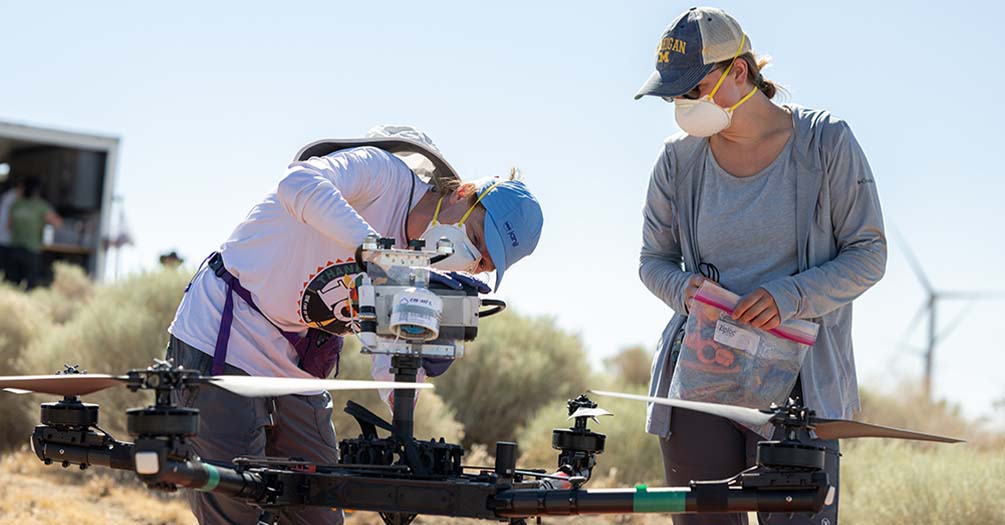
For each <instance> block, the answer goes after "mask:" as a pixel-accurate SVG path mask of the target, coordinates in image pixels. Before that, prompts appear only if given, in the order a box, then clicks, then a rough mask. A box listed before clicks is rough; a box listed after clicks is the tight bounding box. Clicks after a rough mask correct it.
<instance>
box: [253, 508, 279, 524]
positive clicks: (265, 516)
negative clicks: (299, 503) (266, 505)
mask: <svg viewBox="0 0 1005 525" xmlns="http://www.w3.org/2000/svg"><path fill="white" fill-rule="evenodd" d="M276 523H279V515H278V514H273V513H272V512H271V511H268V510H263V511H262V513H261V514H260V515H259V516H258V525H276Z"/></svg>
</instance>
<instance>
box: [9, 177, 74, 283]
mask: <svg viewBox="0 0 1005 525" xmlns="http://www.w3.org/2000/svg"><path fill="white" fill-rule="evenodd" d="M41 184H42V182H41V181H40V180H39V179H38V178H36V177H30V178H28V179H25V181H24V193H23V195H22V196H21V197H20V198H18V199H17V200H15V201H14V203H13V204H11V207H10V218H9V220H8V223H9V229H10V252H9V262H8V279H9V280H10V281H12V282H14V283H20V282H21V281H25V282H26V286H27V288H28V289H29V290H31V289H32V288H34V287H35V286H37V285H38V280H39V277H40V276H41V275H42V266H43V265H44V264H45V260H44V258H43V257H42V230H43V229H44V228H45V225H46V224H51V225H52V226H54V227H56V228H59V227H60V226H62V225H63V219H61V218H60V217H59V215H57V214H56V212H55V211H53V209H52V206H50V205H49V203H47V202H45V201H44V200H43V199H42V198H41V197H40V196H39V188H40V187H41Z"/></svg>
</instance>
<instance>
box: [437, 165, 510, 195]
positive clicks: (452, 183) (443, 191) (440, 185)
mask: <svg viewBox="0 0 1005 525" xmlns="http://www.w3.org/2000/svg"><path fill="white" fill-rule="evenodd" d="M500 178H502V179H503V180H521V179H523V174H522V173H521V172H520V168H517V167H516V166H513V167H512V168H510V169H509V175H507V176H505V177H500ZM429 182H430V184H432V185H433V190H434V191H435V192H436V193H439V194H440V195H449V194H451V193H453V192H454V191H455V190H457V189H458V188H460V189H461V192H462V195H464V196H465V197H467V198H468V199H469V200H470V201H471V203H472V204H473V203H474V201H475V200H476V199H477V198H478V191H477V190H478V189H479V188H481V187H483V185H481V184H479V183H478V182H479V181H462V180H459V179H455V178H453V177H438V176H436V173H435V172H434V174H433V177H432V178H431V179H430V180H429Z"/></svg>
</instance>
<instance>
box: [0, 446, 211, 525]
mask: <svg viewBox="0 0 1005 525" xmlns="http://www.w3.org/2000/svg"><path fill="white" fill-rule="evenodd" d="M119 478H120V476H115V475H112V474H111V473H110V472H109V471H107V470H88V471H85V472H79V471H78V470H77V469H76V468H72V469H67V470H63V469H62V468H59V467H56V466H48V467H47V466H45V465H43V464H42V463H41V462H40V461H39V460H38V458H36V457H35V456H34V455H33V454H32V453H31V452H30V451H27V450H22V451H19V452H15V453H11V454H7V455H6V456H4V457H3V458H2V459H0V486H2V487H3V490H2V491H0V524H8V523H9V524H26V523H37V524H52V525H64V524H66V523H74V524H75V525H103V524H115V523H122V524H126V523H129V524H145V525H168V524H179V525H182V524H186V525H187V524H194V523H195V522H196V521H195V518H194V517H193V516H192V514H191V513H190V512H189V510H188V505H186V504H185V502H184V501H183V500H182V498H180V497H179V496H178V495H177V494H175V495H158V494H155V493H152V492H150V491H148V490H147V489H146V488H144V487H143V486H142V485H141V484H139V482H137V481H129V480H127V479H119Z"/></svg>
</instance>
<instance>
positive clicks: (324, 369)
mask: <svg viewBox="0 0 1005 525" xmlns="http://www.w3.org/2000/svg"><path fill="white" fill-rule="evenodd" d="M206 260H207V261H209V270H210V271H212V272H213V273H214V274H216V276H217V277H219V278H220V279H222V280H223V282H224V283H226V285H227V288H226V292H225V293H226V294H227V298H226V300H225V302H224V305H223V314H222V315H221V317H220V331H219V332H218V333H217V335H216V348H215V349H214V351H213V368H212V370H211V372H212V374H213V375H220V374H222V373H223V371H224V365H225V364H226V362H227V344H228V343H229V342H230V327H231V325H232V324H233V322H234V293H237V295H238V296H239V297H240V298H241V299H243V300H244V302H245V303H247V304H248V306H250V307H251V308H252V309H253V310H255V311H256V312H258V313H259V315H261V316H262V317H263V318H265V320H266V321H268V322H269V324H271V325H272V326H273V327H274V328H275V329H276V330H278V331H279V333H280V334H282V335H283V337H284V338H286V340H287V341H288V342H289V343H290V345H292V346H293V349H294V350H296V352H297V357H299V358H300V363H299V366H300V367H301V368H302V369H303V370H304V371H306V372H307V373H309V374H311V375H313V376H315V377H320V378H324V377H328V375H329V374H330V373H331V371H332V369H333V368H334V369H335V375H336V376H337V375H338V365H339V357H340V355H341V353H342V338H341V337H339V336H337V335H329V334H326V333H324V332H321V331H318V330H312V329H308V330H307V335H306V336H301V335H300V334H297V333H295V332H287V331H286V330H283V329H282V328H279V327H278V326H276V324H275V323H273V322H272V320H271V319H269V318H268V317H267V316H266V315H265V314H264V313H262V310H260V309H259V308H258V305H256V304H255V301H254V299H252V298H251V292H249V291H248V290H247V289H246V288H245V287H244V286H241V281H240V280H238V279H237V277H234V275H233V274H231V273H230V272H228V271H227V268H226V267H224V265H223V258H222V257H221V256H220V254H219V252H217V253H213V254H211V255H210V256H209V257H207V258H206ZM203 262H204V263H205V262H206V261H203ZM201 267H202V265H200V268H201ZM191 284H192V283H189V286H191ZM185 291H186V292H187V291H188V287H186V288H185ZM312 332H313V336H312ZM312 346H313V348H312Z"/></svg>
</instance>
